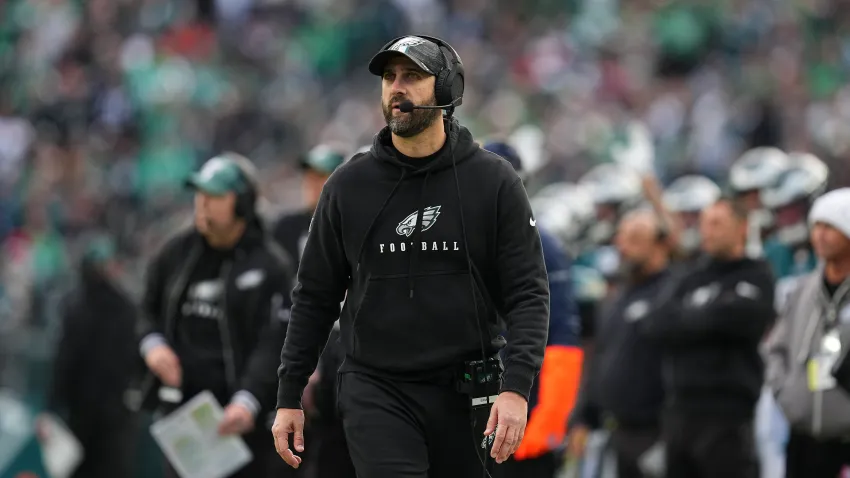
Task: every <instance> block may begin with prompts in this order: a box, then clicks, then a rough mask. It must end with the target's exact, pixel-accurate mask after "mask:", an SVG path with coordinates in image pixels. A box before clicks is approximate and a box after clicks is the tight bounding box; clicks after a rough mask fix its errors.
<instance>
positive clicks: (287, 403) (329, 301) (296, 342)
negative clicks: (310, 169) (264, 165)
mask: <svg viewBox="0 0 850 478" xmlns="http://www.w3.org/2000/svg"><path fill="white" fill-rule="evenodd" d="M333 184H334V177H333V176H331V178H330V180H328V182H327V183H326V184H325V187H324V189H323V190H322V195H321V198H320V199H319V204H318V206H316V211H315V212H314V213H313V219H312V221H311V222H310V231H309V233H308V234H307V243H306V245H305V246H304V252H303V254H302V256H301V264H300V266H299V269H298V279H297V284H296V286H295V290H294V291H293V292H292V311H291V314H290V321H289V328H288V330H287V333H286V342H285V343H284V345H283V350H282V351H281V364H280V367H279V368H278V393H277V407H278V408H301V394H302V393H303V392H304V387H305V386H306V385H307V380H309V378H310V375H312V374H313V371H314V370H315V369H316V365H317V364H318V361H319V355H320V354H321V352H322V349H323V348H324V346H325V343H326V342H327V341H328V336H329V335H330V332H331V329H332V328H333V324H334V322H335V321H336V320H337V319H338V318H339V311H340V303H341V302H342V300H343V299H344V297H345V291H346V289H347V287H348V282H349V277H350V276H351V270H350V267H349V266H348V260H347V259H346V255H345V249H344V248H343V242H342V232H341V230H340V214H339V209H338V208H337V206H336V201H335V200H334V191H333Z"/></svg>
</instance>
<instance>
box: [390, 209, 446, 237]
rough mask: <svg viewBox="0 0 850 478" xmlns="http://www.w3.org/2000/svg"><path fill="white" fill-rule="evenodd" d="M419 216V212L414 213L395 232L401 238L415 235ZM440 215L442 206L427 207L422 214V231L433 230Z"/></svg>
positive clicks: (399, 224)
mask: <svg viewBox="0 0 850 478" xmlns="http://www.w3.org/2000/svg"><path fill="white" fill-rule="evenodd" d="M418 215H419V211H413V212H412V213H410V215H409V216H407V217H406V218H404V219H403V220H402V221H401V222H400V223H398V226H397V227H396V228H395V232H396V233H398V235H399V236H407V237H410V236H411V235H412V234H413V231H415V230H416V217H417V216H418ZM439 215H440V206H431V207H426V208H425V211H423V212H422V231H423V232H424V231H427V230H428V229H431V226H433V225H434V223H435V222H437V216H439Z"/></svg>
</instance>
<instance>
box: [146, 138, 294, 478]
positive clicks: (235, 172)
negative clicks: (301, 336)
mask: <svg viewBox="0 0 850 478" xmlns="http://www.w3.org/2000/svg"><path fill="white" fill-rule="evenodd" d="M187 185H188V186H189V187H191V188H192V189H194V191H195V215H194V227H193V228H191V229H189V230H185V231H180V232H179V233H178V234H176V235H175V237H173V238H171V239H170V240H169V241H168V242H167V243H166V244H165V246H164V247H163V248H162V250H160V251H159V253H158V254H157V255H156V256H155V257H154V258H153V259H152V261H151V262H150V264H149V267H148V270H147V277H146V287H145V291H144V299H143V317H142V324H141V325H142V326H141V342H140V349H141V353H142V356H143V357H144V361H145V364H146V365H147V368H148V369H149V372H150V373H149V374H148V376H147V377H146V379H145V380H144V383H143V390H142V393H143V401H142V407H143V408H146V409H150V410H154V411H156V412H158V413H168V412H170V411H171V410H173V409H175V408H176V407H178V406H179V405H181V404H183V403H185V402H187V401H188V400H190V399H191V398H192V397H194V396H195V395H197V394H198V393H200V392H202V391H205V390H209V391H211V392H212V393H213V395H214V396H215V398H216V399H217V400H218V401H219V402H220V403H221V404H222V406H224V407H225V408H224V418H223V420H222V422H221V423H220V424H219V429H218V432H219V433H220V434H221V435H242V436H243V438H244V440H245V442H246V444H247V445H248V447H249V448H250V449H251V451H252V454H253V456H254V459H253V461H252V462H251V463H249V464H248V465H246V466H245V467H244V468H242V469H241V470H240V471H238V472H236V473H235V474H233V475H231V476H233V477H240V478H241V477H245V478H249V477H250V478H254V477H261V476H265V473H266V469H267V466H268V463H269V462H270V458H272V457H274V455H273V453H274V452H273V449H272V448H271V441H272V438H271V436H270V433H269V427H268V425H267V422H266V417H267V416H268V414H269V413H270V412H271V411H272V410H273V409H274V400H275V389H276V380H275V375H274V372H273V370H274V368H275V367H276V366H277V363H278V362H279V358H278V357H279V355H278V354H279V352H280V348H281V347H282V346H283V341H284V337H285V335H286V325H287V324H286V321H287V320H288V319H289V298H288V296H289V291H290V290H291V286H292V272H291V269H292V267H291V264H290V262H289V259H288V258H287V257H286V256H285V253H283V251H281V250H280V249H279V248H278V247H277V246H276V245H274V244H272V242H271V241H270V240H269V239H268V238H267V235H266V232H265V230H264V227H263V225H262V223H261V221H260V220H259V218H258V217H257V215H256V200H257V194H258V191H257V180H256V173H255V171H254V167H253V165H252V164H251V162H250V161H249V160H248V159H247V158H244V157H241V156H239V155H236V154H233V153H224V154H221V155H219V156H216V157H214V158H212V159H210V160H209V161H207V162H206V163H205V164H204V166H203V167H202V168H201V170H200V171H199V172H197V173H196V174H194V175H192V176H191V177H190V178H189V179H188V181H187ZM166 469H167V472H166V473H167V475H168V476H174V477H176V476H177V474H176V473H175V471H174V470H173V468H172V467H171V466H170V465H167V466H166Z"/></svg>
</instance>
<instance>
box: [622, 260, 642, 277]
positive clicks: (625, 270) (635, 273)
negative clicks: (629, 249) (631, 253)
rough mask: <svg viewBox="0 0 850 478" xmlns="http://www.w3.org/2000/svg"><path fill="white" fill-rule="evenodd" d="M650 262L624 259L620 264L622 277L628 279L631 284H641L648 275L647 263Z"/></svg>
mask: <svg viewBox="0 0 850 478" xmlns="http://www.w3.org/2000/svg"><path fill="white" fill-rule="evenodd" d="M647 262H648V261H646V260H642V259H623V261H622V262H620V271H619V272H620V274H619V275H620V277H623V278H625V279H627V280H628V281H630V282H639V281H640V280H641V279H643V278H644V277H645V276H646V275H647V274H646V263H647Z"/></svg>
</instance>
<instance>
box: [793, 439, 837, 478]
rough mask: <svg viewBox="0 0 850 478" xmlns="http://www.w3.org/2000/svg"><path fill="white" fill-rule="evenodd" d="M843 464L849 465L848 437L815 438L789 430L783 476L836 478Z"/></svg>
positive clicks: (794, 477)
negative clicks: (845, 438)
mask: <svg viewBox="0 0 850 478" xmlns="http://www.w3.org/2000/svg"><path fill="white" fill-rule="evenodd" d="M845 466H850V439H848V440H815V439H814V438H812V437H810V436H807V435H801V434H799V433H794V432H791V437H790V439H789V440H788V450H787V453H786V455H785V468H786V470H785V478H836V477H837V476H838V473H839V472H841V469H842V468H843V467H845Z"/></svg>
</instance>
